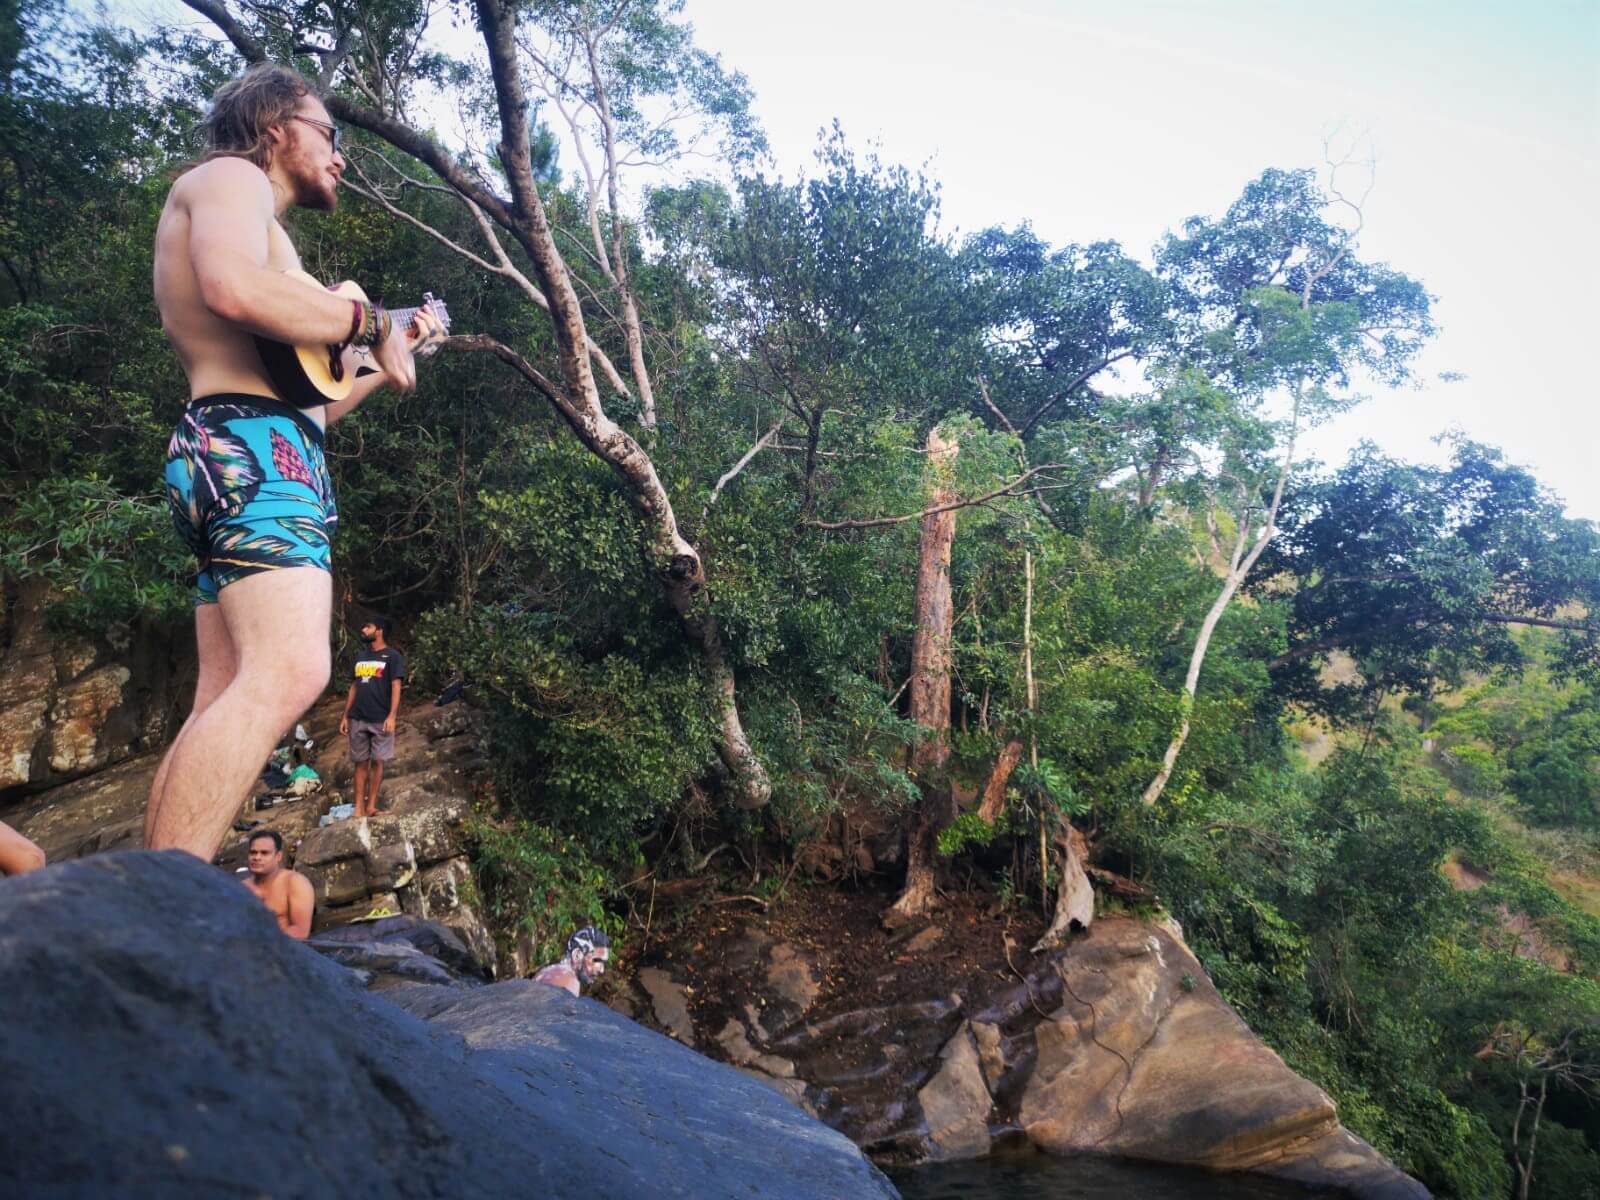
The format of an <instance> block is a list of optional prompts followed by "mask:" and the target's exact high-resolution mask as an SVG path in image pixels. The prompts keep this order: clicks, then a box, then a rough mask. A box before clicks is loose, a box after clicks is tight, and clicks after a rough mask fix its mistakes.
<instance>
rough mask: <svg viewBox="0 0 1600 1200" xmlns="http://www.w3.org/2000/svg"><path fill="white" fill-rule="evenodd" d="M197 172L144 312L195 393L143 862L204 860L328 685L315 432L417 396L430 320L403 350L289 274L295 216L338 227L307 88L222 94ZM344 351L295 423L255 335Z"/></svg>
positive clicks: (331, 154) (375, 319) (332, 160)
mask: <svg viewBox="0 0 1600 1200" xmlns="http://www.w3.org/2000/svg"><path fill="white" fill-rule="evenodd" d="M205 129H206V138H207V152H206V154H205V156H204V157H203V159H202V160H201V162H200V164H199V165H198V166H196V167H195V168H193V169H192V170H190V171H188V172H187V173H185V174H184V175H183V176H182V177H181V178H179V180H178V181H177V183H175V184H174V185H173V188H172V193H171V195H170V196H169V197H168V198H167V203H166V208H165V209H164V210H163V212H162V214H161V223H160V225H159V226H158V227H157V229H156V249H155V298H156V304H157V306H158V307H159V308H160V310H161V323H162V326H163V328H164V329H165V330H166V333H167V337H168V338H169V339H170V340H171V342H172V345H173V348H174V349H175V350H176V351H177V354H178V358H179V360H180V361H181V362H182V364H183V369H184V372H185V373H186V374H187V375H188V377H189V404H188V408H187V410H186V411H185V412H184V414H183V418H182V420H181V421H180V422H179V424H178V428H177V431H176V432H175V433H174V434H173V436H172V441H171V444H170V445H169V447H168V451H167V468H166V484H167V497H168V500H169V502H170V504H171V508H172V516H173V521H174V524H175V526H176V527H177V530H178V534H179V536H180V537H181V538H183V540H184V542H185V543H186V544H187V545H188V546H189V548H190V549H191V550H192V551H193V552H194V554H195V557H196V558H197V560H198V562H199V571H198V574H197V576H196V580H195V584H196V592H197V595H196V600H195V605H196V606H195V637H196V641H197V642H198V645H199V657H200V671H199V679H198V680H197V682H196V685H195V698H194V709H193V711H192V712H191V713H190V715H189V718H188V720H187V721H185V722H184V725H183V728H182V729H181V730H180V731H179V733H178V737H177V740H176V741H175V742H173V744H172V747H171V748H170V749H169V750H168V751H167V755H166V758H165V759H164V760H163V761H162V764H161V767H160V769H159V771H158V772H157V773H156V777H155V781H154V783H153V784H152V786H151V789H150V805H149V808H148V810H147V811H146V814H145V830H144V833H145V837H144V842H145V845H146V846H148V847H150V848H151V849H155V850H162V849H169V848H177V849H180V850H187V851H188V852H189V853H191V854H194V855H196V856H198V857H200V858H202V859H206V860H208V861H209V860H210V859H211V858H213V857H214V856H215V854H216V852H217V848H218V846H219V845H221V843H222V839H223V837H224V836H225V835H226V833H227V830H228V826H229V824H230V823H231V822H232V820H233V818H234V816H235V815H236V814H237V812H238V809H239V806H240V804H241V803H243V801H244V797H245V795H246V793H247V792H248V790H249V788H250V785H251V783H252V781H253V780H254V779H255V778H256V776H257V774H258V773H259V772H260V770H261V765H262V763H263V762H265V761H266V758H267V755H268V754H270V753H271V751H272V748H273V747H274V746H275V745H276V744H277V742H278V738H279V736H280V735H281V734H282V733H283V731H284V730H285V729H287V728H288V727H289V725H290V724H291V723H292V722H293V721H294V720H295V719H296V718H297V717H299V716H300V714H301V713H303V712H304V711H305V710H306V709H307V708H308V707H310V705H311V704H312V703H314V702H315V701H316V700H317V698H318V697H319V696H320V695H321V694H322V692H323V689H324V688H326V687H327V684H328V672H329V662H330V656H329V649H328V623H329V616H330V613H331V611H332V584H331V576H330V574H329V570H330V567H329V557H328V545H329V538H330V535H331V534H332V531H333V527H334V524H335V522H336V521H337V519H338V516H337V511H336V509H335V507H334V502H333V489H332V487H331V485H330V483H329V480H328V468H327V463H326V461H325V459H324V457H323V449H322V435H323V429H324V428H325V427H326V426H328V425H330V424H332V423H333V422H334V421H337V420H338V419H339V418H340V417H342V416H344V415H345V414H346V413H348V412H349V411H350V410H351V409H353V408H355V407H356V405H358V404H360V403H361V401H362V400H364V399H365V398H366V397H367V395H368V394H369V393H371V392H372V391H373V390H374V389H376V388H377V387H379V386H381V385H383V384H390V385H392V386H394V387H395V388H397V389H399V390H400V391H402V392H404V391H410V390H411V389H412V388H414V387H415V386H416V378H417V376H416V365H415V362H414V360H413V350H414V349H416V348H418V347H419V346H420V345H421V342H422V340H424V339H426V338H431V337H434V336H436V335H437V334H438V333H439V332H440V329H439V325H438V323H437V321H436V320H435V319H434V318H433V316H432V314H431V313H430V312H429V310H427V309H426V308H425V309H423V310H422V311H421V312H420V313H419V314H418V318H417V325H416V328H415V329H414V330H413V332H412V335H410V336H408V335H407V334H406V333H404V332H402V331H401V330H400V329H398V328H392V325H393V323H392V322H391V321H390V320H389V319H388V316H387V314H386V313H384V312H383V310H382V309H379V308H375V307H374V306H372V305H369V304H362V303H360V302H358V301H354V300H350V299H345V298H342V297H339V296H335V295H333V294H332V293H331V292H326V291H323V290H321V289H318V288H313V287H309V286H307V285H306V284H305V283H304V282H303V281H299V280H295V279H292V278H289V277H287V276H285V275H284V274H283V272H284V271H285V270H289V269H296V268H298V267H299V265H300V259H299V256H298V255H297V254H296V253H295V249H294V246H293V245H292V244H291V243H290V241H289V237H288V234H286V233H285V232H284V229H283V226H282V225H280V224H279V223H278V218H279V217H280V216H282V215H283V213H284V212H285V211H287V210H288V208H289V207H290V206H291V205H300V206H301V207H303V208H312V209H319V210H322V211H324V212H331V211H333V209H334V207H335V205H336V204H337V203H338V189H339V179H340V176H341V175H342V174H343V172H344V158H343V157H342V156H341V155H340V154H339V130H338V128H337V127H336V126H335V125H334V124H333V122H332V121H331V120H330V119H329V117H328V111H327V109H326V108H324V107H323V105H322V102H321V101H320V100H319V99H318V98H317V96H316V93H315V92H314V90H313V89H312V88H311V86H310V85H309V84H307V83H306V81H305V80H304V79H302V78H301V77H300V76H299V75H298V74H296V73H295V72H294V71H292V70H289V69H288V68H286V67H279V66H272V65H266V64H264V65H260V66H256V67H252V68H251V69H250V70H248V71H246V72H245V73H244V75H242V76H240V77H239V78H238V79H235V80H234V81H232V82H231V83H229V84H227V85H225V86H224V87H223V88H221V89H220V90H219V91H218V92H217V94H216V97H215V99H214V100H213V103H212V108H211V111H210V112H209V113H208V114H207V117H206V122H205ZM254 334H260V335H263V336H265V337H269V338H272V339H275V340H277V341H280V342H286V343H290V344H299V345H314V344H327V345H334V346H345V347H347V348H346V349H345V350H344V352H343V353H344V356H345V363H346V370H347V371H352V372H353V371H354V370H355V367H356V366H357V365H358V364H359V363H361V362H363V361H365V362H366V364H367V365H369V366H372V367H375V368H376V369H375V370H374V371H373V372H372V373H371V374H369V375H366V376H364V377H362V378H360V379H358V380H356V383H355V391H354V392H353V393H352V394H351V395H350V397H349V399H347V400H344V401H341V402H339V403H337V404H328V405H325V406H319V407H315V408H294V407H291V406H290V405H288V404H286V403H284V402H283V400H282V399H281V398H279V397H278V395H277V393H276V391H275V389H274V387H273V385H272V383H271V382H270V380H269V378H268V376H267V373H266V370H265V368H264V367H263V365H262V362H261V357H260V355H259V354H258V353H257V351H256V348H255V343H254V341H253V340H252V335H254Z"/></svg>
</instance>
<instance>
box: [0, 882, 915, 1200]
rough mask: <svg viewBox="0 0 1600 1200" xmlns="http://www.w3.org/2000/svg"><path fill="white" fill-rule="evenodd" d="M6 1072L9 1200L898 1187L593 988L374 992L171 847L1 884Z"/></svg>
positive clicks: (0, 1034)
mask: <svg viewBox="0 0 1600 1200" xmlns="http://www.w3.org/2000/svg"><path fill="white" fill-rule="evenodd" d="M385 995H388V996H393V997H395V998H396V999H398V1000H400V1001H401V1002H402V1003H403V1004H404V1005H405V1009H409V1010H410V1011H406V1010H405V1009H402V1008H401V1007H398V1006H397V1005H396V1004H394V1003H391V1002H390V1000H389V999H386V998H385ZM0 1080H3V1081H4V1083H3V1086H0V1162H4V1164H5V1170H4V1179H5V1183H4V1186H3V1187H0V1192H4V1193H5V1194H13V1195H24V1196H29V1197H79V1196H81V1197H96V1198H98V1197H104V1196H113V1195H127V1196H133V1195H137V1196H140V1197H165V1196H185V1197H187V1196H219V1195H240V1196H261V1195H265V1196H271V1197H273V1198H274V1200H288V1198H291V1197H324V1196H341V1197H351V1198H354V1197H386V1196H396V1197H441V1198H442V1197H450V1198H452V1200H455V1198H464V1200H465V1198H471V1197H479V1196H481V1197H486V1198H487V1197H494V1198H495V1200H499V1198H501V1197H521V1196H527V1197H557V1198H559V1197H572V1198H574V1200H576V1198H580V1197H581V1198H584V1200H589V1198H597V1197H606V1198H611V1200H623V1198H627V1197H640V1198H644V1197H652V1198H653V1197H670V1196H685V1197H687V1196H694V1197H706V1198H711V1197H724V1196H725V1197H735V1196H738V1197H752V1196H762V1197H797V1198H798V1197H892V1196H894V1195H895V1191H894V1189H893V1187H892V1186H891V1185H890V1184H889V1182H888V1181H887V1180H886V1179H885V1178H884V1176H883V1175H882V1174H881V1173H879V1172H878V1171H877V1170H876V1169H875V1168H874V1167H873V1166H872V1165H871V1164H870V1163H868V1162H867V1161H866V1160H865V1159H864V1158H863V1157H862V1156H861V1154H860V1152H859V1151H858V1150H857V1149H856V1148H855V1147H854V1146H852V1145H851V1144H850V1143H849V1141H847V1140H846V1139H845V1138H844V1137H843V1136H842V1135H840V1134H838V1133H835V1132H833V1131H831V1130H829V1129H827V1128H825V1127H824V1126H822V1125H820V1124H818V1123H817V1122H815V1121H812V1120H811V1119H809V1118H808V1117H806V1116H805V1115H804V1114H803V1113H801V1112H800V1111H799V1110H798V1109H796V1108H794V1107H793V1106H792V1105H790V1104H788V1103H787V1102H785V1101H784V1100H783V1099H781V1098H780V1097H779V1096H778V1095H777V1094H776V1093H774V1092H772V1091H771V1090H769V1089H768V1088H766V1087H764V1086H762V1085H761V1084H759V1083H756V1082H754V1081H752V1080H749V1079H746V1078H745V1077H744V1076H742V1075H740V1074H739V1073H737V1072H736V1071H733V1070H732V1069H730V1068H727V1067H723V1066H720V1065H718V1064H716V1063H712V1062H710V1061H709V1060H707V1059H704V1058H701V1057H700V1056H699V1055H697V1054H695V1053H694V1052H693V1051H690V1050H688V1049H686V1048H685V1047H682V1046H679V1045H676V1044H675V1043H673V1042H671V1041H669V1040H668V1039H666V1038H662V1037H660V1036H658V1035H655V1034H652V1033H650V1032H649V1031H647V1030H644V1029H642V1028H640V1027H638V1026H637V1025H634V1024H633V1023H632V1022H630V1021H628V1020H626V1019H625V1018H623V1017H620V1016H618V1015H617V1014H615V1013H612V1012H611V1011H609V1010H608V1009H605V1008H604V1007H602V1006H600V1005H598V1004H596V1003H594V1002H592V1001H589V1000H578V999H575V998H573V997H571V996H569V995H567V994H566V993H564V992H561V991H558V990H557V989H554V988H549V987H546V986H544V985H542V984H535V983H531V982H526V981H519V982H510V983H503V984H491V985H488V986H484V987H476V988H467V989H460V988H446V987H430V986H426V985H409V986H402V987H398V988H395V989H393V990H392V991H390V992H388V993H386V994H375V993H371V992H368V991H366V990H365V989H363V988H362V986H361V984H360V981H359V979H358V977H357V975H355V974H353V973H352V972H351V971H349V970H347V969H346V968H344V967H342V966H340V965H338V964H337V963H335V962H333V961H330V960H328V959H326V958H324V957H322V956H321V955H319V954H318V953H317V952H316V951H315V950H312V949H310V948H308V947H306V946H304V945H301V944H299V943H296V942H293V941H291V940H289V939H287V938H285V937H283V936H282V935H281V934H280V933H279V932H278V930H277V928H276V926H275V924H274V922H273V921H272V919H271V917H270V916H269V915H268V914H267V912H266V911H265V909H263V908H262V907H261V906H260V905H259V904H257V903H256V901H255V900H254V899H253V898H251V897H250V896H249V895H248V894H247V893H245V892H244V891H243V890H242V889H241V888H240V887H239V885H238V884H237V883H236V882H234V881H233V880H232V879H230V878H228V877H227V876H225V875H223V874H222V873H220V872H219V871H217V870H215V869H213V868H211V867H208V866H206V865H204V864H202V863H200V862H198V861H196V860H194V859H192V858H189V857H187V856H185V855H183V854H179V853H175V852H172V853H165V854H151V853H146V852H133V853H123V854H109V855H101V856H97V857H95V858H91V859H85V860H82V861H78V862H71V863H66V864H62V865H60V866H55V867H50V868H48V869H46V870H44V871H40V872H37V873H35V874H33V875H30V876H25V877H23V878H19V879H14V880H9V881H4V882H0Z"/></svg>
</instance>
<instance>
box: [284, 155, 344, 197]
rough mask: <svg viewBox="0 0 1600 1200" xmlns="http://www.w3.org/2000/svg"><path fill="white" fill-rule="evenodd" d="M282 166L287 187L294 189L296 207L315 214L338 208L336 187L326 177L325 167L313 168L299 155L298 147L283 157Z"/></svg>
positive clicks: (337, 190)
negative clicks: (287, 181) (312, 211)
mask: <svg viewBox="0 0 1600 1200" xmlns="http://www.w3.org/2000/svg"><path fill="white" fill-rule="evenodd" d="M283 166H284V173H285V174H286V175H287V176H288V177H289V186H290V187H291V188H293V189H294V190H293V194H292V199H293V201H294V204H295V206H296V207H298V208H309V209H313V210H315V211H316V212H333V211H334V209H336V208H338V207H339V189H338V185H336V184H335V183H334V182H333V180H332V178H331V177H330V176H329V175H328V171H327V168H326V167H316V166H313V165H312V164H311V162H310V161H309V160H308V159H307V158H306V156H305V155H303V154H301V153H299V150H298V147H296V148H294V149H291V150H290V151H289V152H288V153H287V154H286V155H285V156H284V160H283Z"/></svg>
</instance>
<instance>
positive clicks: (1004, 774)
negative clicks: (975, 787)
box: [978, 738, 1022, 825]
mask: <svg viewBox="0 0 1600 1200" xmlns="http://www.w3.org/2000/svg"><path fill="white" fill-rule="evenodd" d="M1021 761H1022V743H1021V742H1019V741H1017V739H1016V738H1012V739H1011V740H1010V741H1009V742H1007V743H1006V744H1005V746H1004V747H1003V748H1002V749H1001V751H1000V756H999V757H998V758H996V759H995V760H994V769H993V770H991V771H990V772H989V779H988V781H987V782H986V783H985V784H984V785H983V799H982V800H980V801H979V802H978V815H979V816H980V817H982V818H983V820H984V823H985V824H986V825H993V824H994V823H995V822H996V821H998V820H999V819H1000V814H1001V813H1003V812H1005V810H1006V786H1007V785H1008V784H1009V783H1010V782H1011V775H1012V773H1013V772H1014V771H1015V770H1016V769H1017V764H1018V763H1019V762H1021Z"/></svg>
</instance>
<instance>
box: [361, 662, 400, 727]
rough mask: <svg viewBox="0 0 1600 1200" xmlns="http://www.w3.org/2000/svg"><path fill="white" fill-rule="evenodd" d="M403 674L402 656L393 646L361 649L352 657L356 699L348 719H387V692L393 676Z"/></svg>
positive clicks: (393, 678) (390, 686)
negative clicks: (354, 662)
mask: <svg viewBox="0 0 1600 1200" xmlns="http://www.w3.org/2000/svg"><path fill="white" fill-rule="evenodd" d="M405 677H406V659H405V655H403V654H401V653H400V651H398V650H396V649H395V648H394V647H393V646H385V647H384V648H383V649H382V650H365V651H363V652H362V653H361V654H360V656H359V657H357V659H356V665H355V674H354V675H353V676H352V677H351V678H352V679H353V681H354V683H355V685H356V702H355V703H354V704H353V705H351V706H350V719H351V720H352V721H387V720H388V719H389V701H390V691H391V688H392V686H393V684H394V681H395V680H396V679H404V678H405Z"/></svg>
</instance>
